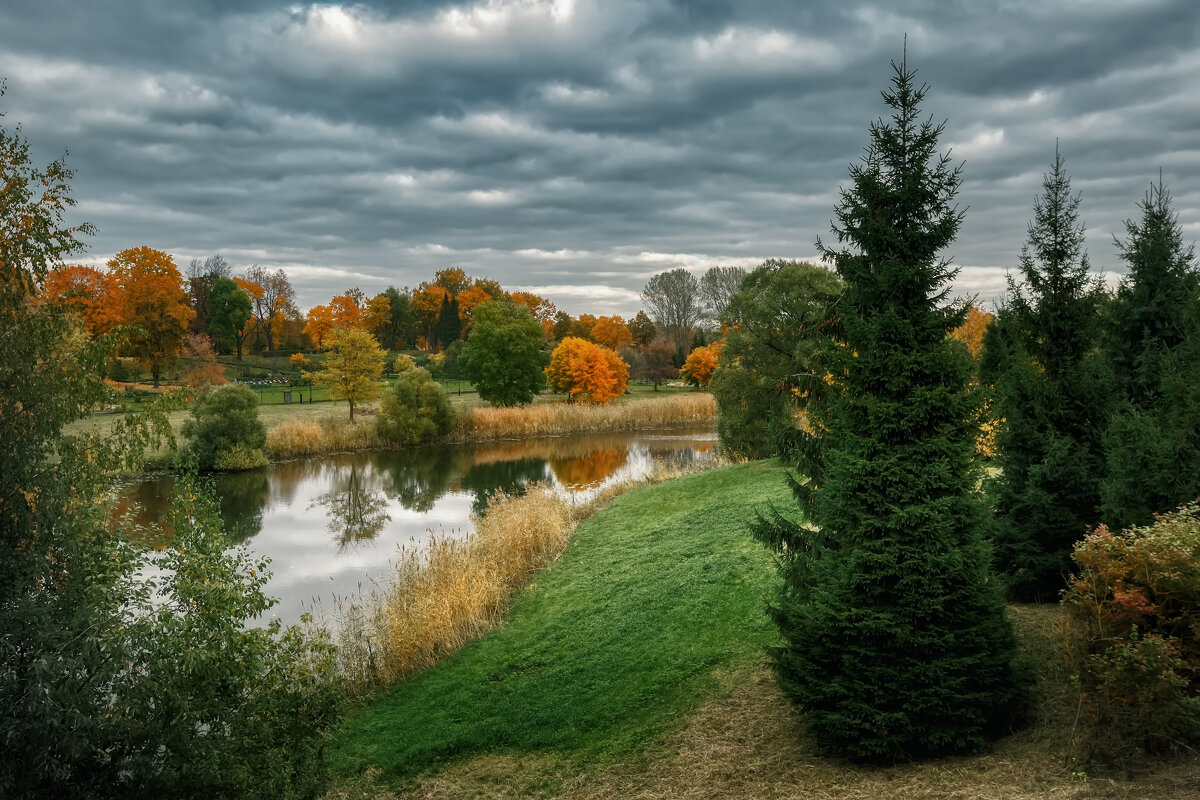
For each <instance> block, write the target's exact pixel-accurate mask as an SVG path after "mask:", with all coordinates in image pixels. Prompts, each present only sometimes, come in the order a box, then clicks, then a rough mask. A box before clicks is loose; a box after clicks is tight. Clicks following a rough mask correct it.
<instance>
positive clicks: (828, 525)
mask: <svg viewBox="0 0 1200 800" xmlns="http://www.w3.org/2000/svg"><path fill="white" fill-rule="evenodd" d="M892 66H893V69H894V71H895V76H894V77H893V79H892V87H891V89H890V90H889V91H886V92H884V93H883V97H884V100H885V102H886V103H887V105H888V106H889V107H890V108H891V109H892V116H891V118H890V119H888V120H886V121H885V120H882V119H881V120H878V121H876V122H874V123H873V124H872V125H871V126H870V133H871V143H870V146H869V147H868V148H867V153H866V155H865V157H864V158H863V162H862V163H861V164H857V165H853V166H851V167H850V177H851V181H852V187H851V188H850V189H847V190H843V191H842V197H841V203H840V204H839V206H838V208H837V210H836V212H835V213H836V215H837V221H836V223H835V224H834V226H833V231H834V233H835V234H836V236H837V239H838V241H839V242H840V243H841V244H842V245H844V247H843V248H841V249H832V248H827V247H825V246H823V245H822V244H821V243H820V242H818V248H819V249H820V251H821V253H822V255H824V256H825V258H827V259H829V260H831V261H832V262H834V264H835V265H836V267H837V272H838V274H839V275H840V276H841V277H842V278H843V280H844V281H845V282H846V290H845V295H844V296H843V297H842V299H841V301H840V302H839V304H838V308H839V312H840V314H841V327H840V337H839V338H840V341H838V342H836V343H833V342H830V343H827V346H825V347H823V350H822V354H821V358H822V359H823V361H824V368H823V369H821V368H818V369H817V370H815V374H814V376H813V380H811V381H810V382H809V384H810V387H811V395H810V397H811V399H810V401H809V405H808V408H809V412H810V413H811V414H812V415H813V416H814V417H815V418H816V419H815V424H816V426H817V428H818V429H819V430H820V431H821V436H820V438H819V439H816V438H812V437H809V439H808V440H807V445H808V447H807V454H808V457H807V458H806V459H805V460H804V464H803V465H804V466H805V467H806V471H807V477H806V478H805V479H804V482H803V483H798V484H797V486H796V491H797V496H798V498H799V499H800V500H801V502H802V506H803V507H804V509H805V510H806V511H807V514H808V522H807V523H806V524H804V525H800V524H794V523H789V522H787V521H786V520H784V519H783V518H781V517H779V516H776V517H775V518H774V519H764V520H761V521H760V524H759V525H758V526H757V527H756V532H757V534H758V535H759V537H760V538H761V539H763V540H764V541H765V542H766V543H768V544H769V545H771V546H773V547H774V548H775V549H776V551H777V552H778V553H779V557H780V566H781V569H782V572H783V576H784V579H785V583H784V586H783V589H782V591H781V593H780V595H779V597H778V599H777V600H776V602H775V604H774V606H773V607H772V608H771V614H772V616H773V617H774V619H775V621H776V623H777V624H778V625H779V629H780V632H781V633H782V635H783V644H782V645H781V646H780V647H777V648H775V649H774V650H773V655H774V661H775V666H776V670H777V672H778V675H779V679H780V684H781V686H782V688H783V689H784V691H785V693H786V694H787V695H788V696H789V697H791V698H792V699H793V700H794V701H795V702H797V703H798V704H799V705H800V706H802V707H803V708H804V709H805V710H806V712H807V720H808V724H809V726H810V728H811V729H812V731H813V732H814V733H815V735H816V738H817V741H818V743H819V744H820V745H822V746H823V747H825V748H826V749H828V750H831V751H834V752H838V753H843V754H846V755H848V756H850V757H852V758H855V759H860V760H866V761H877V762H894V761H900V760H907V759H911V758H918V757H922V756H928V755H936V754H943V753H956V752H964V751H971V750H975V749H978V748H979V747H980V746H981V745H982V743H983V742H984V740H985V739H986V738H987V736H989V735H990V734H995V733H998V732H1000V731H1003V730H1006V729H1007V727H1008V725H1009V722H1010V712H1011V711H1012V709H1013V708H1014V705H1015V701H1016V699H1017V694H1018V692H1017V684H1016V681H1015V679H1014V676H1013V671H1012V666H1011V661H1012V657H1013V653H1014V649H1015V640H1014V637H1013V633H1012V628H1011V625H1010V624H1009V621H1008V619H1007V618H1006V617H1005V610H1004V605H1003V603H1002V601H1001V598H1000V596H999V594H998V592H997V591H996V587H995V582H994V581H993V580H992V578H991V576H990V575H989V567H988V562H989V553H988V548H987V545H986V543H985V541H984V538H983V530H984V526H985V524H986V515H985V513H984V510H983V508H982V506H981V504H980V502H979V500H978V498H977V496H976V492H975V486H976V483H977V481H978V472H977V468H976V466H975V465H974V462H973V461H972V453H973V450H974V440H975V427H974V424H973V423H974V420H975V405H976V399H975V398H974V397H973V396H972V393H971V392H970V387H969V379H970V374H971V367H970V364H969V361H968V356H967V353H966V351H965V349H964V348H963V347H962V345H961V344H959V343H958V342H956V341H954V340H952V339H951V338H949V337H948V336H947V333H948V332H949V331H950V330H951V329H953V328H954V327H955V326H957V325H958V324H960V322H961V321H962V316H963V313H962V310H961V309H959V310H955V309H954V308H951V307H947V306H946V305H945V295H946V292H947V286H948V283H949V281H950V280H951V278H952V277H953V276H954V272H955V271H954V270H953V269H951V268H950V267H949V266H948V264H947V262H946V261H945V260H944V259H943V258H942V257H941V256H940V253H941V251H942V250H943V249H944V248H945V247H946V246H947V245H949V244H950V243H951V242H952V241H953V240H954V237H955V235H956V233H957V231H958V227H959V224H960V222H961V219H962V215H961V213H960V212H959V211H958V209H957V207H956V206H954V205H952V201H953V198H954V196H955V193H956V191H957V189H958V186H959V182H960V175H959V170H958V169H955V168H954V167H952V166H951V165H950V161H949V157H948V156H945V155H938V154H937V151H936V148H937V142H938V139H939V137H940V135H941V133H942V126H941V125H934V124H933V123H932V122H930V121H922V120H921V119H920V118H919V111H918V106H919V104H920V101H921V99H922V98H923V97H924V94H925V89H924V87H921V88H918V87H917V86H916V85H914V82H913V81H914V77H915V76H914V72H913V71H912V70H910V69H909V68H908V66H907V63H902V64H901V65H899V66H897V65H896V64H894V63H893V65H892ZM823 377H828V379H829V381H830V383H826V382H825V381H824V380H822V378H823ZM830 384H831V385H830ZM822 386H824V387H826V388H827V389H828V391H825V392H818V389H819V388H820V387H822Z"/></svg>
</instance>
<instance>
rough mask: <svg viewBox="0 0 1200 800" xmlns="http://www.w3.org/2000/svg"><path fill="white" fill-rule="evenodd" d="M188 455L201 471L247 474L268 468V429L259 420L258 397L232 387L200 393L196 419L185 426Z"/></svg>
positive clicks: (238, 386) (246, 389)
mask: <svg viewBox="0 0 1200 800" xmlns="http://www.w3.org/2000/svg"><path fill="white" fill-rule="evenodd" d="M182 433H183V436H184V438H186V439H189V440H190V442H189V443H188V446H187V453H189V454H190V455H191V456H193V457H194V458H195V459H196V463H197V466H199V467H200V469H216V470H229V471H236V470H245V469H255V468H257V467H262V466H265V465H266V463H267V457H266V455H265V454H264V453H263V447H264V446H265V445H266V443H267V429H266V428H265V427H264V426H263V424H262V422H261V421H260V420H259V418H258V396H257V395H255V393H254V390H253V389H251V388H250V387H249V386H245V385H243V384H240V383H230V384H226V385H224V386H215V387H209V388H207V389H205V390H203V391H201V392H200V394H199V395H198V396H197V397H196V402H195V403H194V404H193V405H192V418H191V419H189V420H187V421H186V422H184V423H183V431H182Z"/></svg>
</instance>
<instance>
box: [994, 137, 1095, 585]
mask: <svg viewBox="0 0 1200 800" xmlns="http://www.w3.org/2000/svg"><path fill="white" fill-rule="evenodd" d="M1042 188H1043V192H1042V195H1041V196H1040V197H1039V198H1037V199H1036V200H1035V201H1034V206H1033V220H1032V221H1031V222H1030V223H1029V234H1028V240H1027V242H1026V244H1025V245H1024V246H1023V247H1022V248H1021V257H1020V275H1021V281H1020V282H1017V280H1015V279H1014V278H1013V277H1012V276H1011V275H1010V276H1009V281H1008V292H1007V295H1006V296H1005V299H1004V302H1003V305H1002V307H1001V309H1000V312H999V323H1000V324H999V325H998V326H996V331H995V332H994V335H993V336H992V337H991V338H990V340H989V341H988V342H985V346H991V347H993V348H994V349H996V350H1000V351H1002V352H1003V353H1004V355H1003V356H1002V357H1001V358H1000V359H998V361H999V362H1000V363H996V364H993V368H994V369H995V370H996V372H997V374H996V386H995V399H994V401H993V413H994V414H995V416H996V417H997V418H998V419H1003V420H1004V423H1003V425H1002V426H1001V428H1000V431H999V433H998V434H997V437H996V443H997V448H998V450H999V457H998V465H999V466H1000V468H1001V471H1000V473H999V475H998V476H997V477H996V478H995V479H994V480H993V481H992V482H991V484H990V490H991V494H992V498H993V502H994V504H995V509H996V515H997V523H998V524H997V530H996V565H997V567H998V568H999V569H1000V570H1001V571H1002V572H1004V573H1006V574H1007V575H1008V588H1009V593H1010V595H1011V596H1012V597H1013V598H1014V599H1018V600H1054V599H1056V598H1057V597H1058V593H1059V591H1060V590H1061V589H1062V588H1063V586H1064V576H1066V575H1067V574H1068V573H1069V572H1070V564H1071V560H1070V554H1071V547H1072V545H1073V544H1074V543H1075V542H1076V541H1077V540H1078V539H1080V538H1082V536H1083V535H1084V534H1085V533H1086V532H1087V530H1088V529H1089V528H1090V527H1091V526H1094V525H1095V524H1096V523H1098V522H1099V508H1100V481H1101V479H1102V477H1103V474H1104V455H1103V451H1102V447H1101V437H1102V435H1103V431H1104V426H1105V425H1106V422H1107V419H1108V416H1109V414H1110V412H1111V402H1110V393H1109V390H1108V386H1107V381H1105V380H1104V379H1103V369H1102V364H1101V361H1100V359H1099V358H1098V356H1097V345H1098V344H1099V323H1100V317H1099V313H1100V307H1101V305H1102V303H1103V300H1104V294H1103V289H1102V287H1101V285H1100V282H1099V280H1098V279H1097V278H1096V277H1095V276H1093V275H1092V274H1091V271H1090V268H1089V265H1088V258H1087V253H1086V252H1085V251H1084V248H1083V243H1084V239H1083V232H1084V227H1083V225H1082V223H1080V221H1079V200H1080V197H1079V195H1078V194H1072V193H1071V180H1070V178H1069V177H1067V173H1066V169H1065V163H1064V160H1063V157H1062V155H1061V154H1060V153H1059V152H1058V150H1057V148H1056V149H1055V153H1054V163H1053V165H1052V166H1051V169H1050V172H1049V173H1047V174H1046V175H1045V177H1044V179H1043V181H1042ZM1001 339H1002V340H1003V341H1002V342H1001V341H1000V340H1001ZM1001 345H1002V346H1001Z"/></svg>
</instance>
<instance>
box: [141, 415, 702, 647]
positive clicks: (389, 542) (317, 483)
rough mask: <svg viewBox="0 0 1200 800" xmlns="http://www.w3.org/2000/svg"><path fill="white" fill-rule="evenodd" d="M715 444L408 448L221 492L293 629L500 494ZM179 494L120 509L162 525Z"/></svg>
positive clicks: (275, 472)
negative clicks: (267, 569) (403, 551)
mask: <svg viewBox="0 0 1200 800" xmlns="http://www.w3.org/2000/svg"><path fill="white" fill-rule="evenodd" d="M716 439H717V437H716V434H715V433H714V432H713V430H712V427H711V426H705V427H703V428H685V429H674V430H670V431H637V432H628V433H616V434H598V435H591V436H564V437H549V438H541V439H522V440H519V441H503V442H489V443H486V444H479V445H474V446H457V447H437V448H434V447H423V448H410V449H406V450H396V451H386V452H370V453H353V454H343V455H336V456H329V457H324V458H313V459H304V460H298V461H287V462H283V463H279V464H272V465H270V466H269V467H266V468H264V469H260V470H254V471H251V472H239V473H233V474H218V475H216V476H214V483H215V485H216V492H217V495H218V497H219V498H220V505H221V516H222V518H223V519H224V521H225V525H226V529H227V530H229V531H231V532H232V534H233V536H234V539H235V541H236V542H238V543H240V544H244V545H245V546H247V547H248V548H250V549H251V550H253V551H255V552H257V553H261V554H263V555H266V556H269V557H270V558H271V561H272V563H271V571H272V577H271V579H270V581H269V582H268V583H267V585H266V589H265V591H266V593H267V594H268V595H270V596H273V597H276V598H278V599H279V603H278V604H277V605H276V606H275V607H274V608H273V609H271V612H270V613H271V615H273V616H275V617H279V618H280V619H282V620H283V621H284V622H285V623H293V622H296V621H298V620H299V618H300V615H301V613H303V612H304V611H306V610H311V609H312V607H313V602H314V599H315V598H321V599H322V600H323V601H329V600H331V599H333V598H334V597H347V596H351V595H355V594H359V593H361V592H362V591H363V590H365V589H367V588H369V586H370V583H371V581H374V580H378V579H380V578H383V577H385V576H386V575H387V574H388V572H389V571H390V568H391V566H390V564H391V560H392V558H393V556H394V555H395V553H396V550H397V548H399V547H405V548H410V549H411V548H420V547H422V546H423V545H424V543H425V542H426V541H428V539H429V537H430V535H431V534H437V535H439V536H440V535H446V534H449V535H465V534H466V533H468V532H470V531H471V530H472V524H471V514H472V512H478V511H481V510H482V509H483V508H484V507H485V506H486V504H487V498H488V497H489V496H491V494H492V493H493V492H495V491H497V490H503V491H507V492H512V491H519V490H520V488H521V487H523V486H525V485H526V484H527V483H530V482H533V481H541V482H544V483H547V484H550V485H552V486H554V487H555V488H557V489H558V490H559V491H562V492H565V493H567V494H568V495H569V496H571V497H574V498H577V499H580V500H584V499H587V498H589V497H590V496H591V495H593V494H594V493H595V492H596V491H598V490H599V489H602V488H603V487H604V486H607V485H608V484H611V483H613V482H616V481H621V480H624V479H626V478H628V477H635V476H638V475H640V474H644V473H645V472H646V471H647V470H648V469H649V468H650V466H651V465H652V464H653V462H654V461H655V460H656V459H659V460H661V459H668V460H674V461H684V462H688V461H696V460H704V459H708V458H711V457H712V452H713V448H714V447H715V446H716V443H717V440H716ZM171 489H172V478H170V477H169V476H167V477H159V478H154V479H150V480H145V481H140V482H137V483H132V484H129V485H128V486H126V487H124V488H123V490H122V494H121V505H122V507H123V508H130V507H133V508H134V515H135V519H137V521H139V522H141V523H144V524H159V523H160V522H161V520H162V519H163V517H165V515H166V510H167V506H168V505H169V503H170V499H171ZM269 618H270V617H268V619H269ZM266 621H267V620H266V619H264V620H261V623H262V624H265V623H266Z"/></svg>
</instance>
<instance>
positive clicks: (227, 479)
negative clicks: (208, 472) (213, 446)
mask: <svg viewBox="0 0 1200 800" xmlns="http://www.w3.org/2000/svg"><path fill="white" fill-rule="evenodd" d="M209 480H211V481H212V485H213V491H214V492H215V494H216V497H217V500H218V510H219V512H220V515H221V522H222V523H223V528H224V530H225V533H226V534H227V535H228V536H229V539H230V543H231V544H241V543H242V542H244V541H246V540H247V539H249V538H250V537H251V536H254V535H255V534H256V533H258V532H259V531H260V530H262V519H263V509H264V508H265V507H266V504H267V501H268V500H269V499H270V496H271V487H270V483H269V481H268V480H267V470H265V469H254V470H247V471H246V472H232V473H216V474H214V475H212V476H211V478H209ZM174 492H175V479H174V478H173V477H171V476H169V475H165V476H161V477H158V478H153V479H151V480H146V481H141V482H139V483H135V484H132V485H131V486H127V487H126V488H125V489H123V490H122V491H121V493H120V496H119V498H118V500H117V507H116V515H117V516H124V515H126V514H129V513H130V512H132V516H131V517H130V519H131V521H132V522H134V523H136V524H138V525H141V526H143V527H144V528H145V531H146V535H147V537H148V538H147V540H146V541H147V542H148V543H149V544H151V545H154V546H155V547H160V546H162V545H165V544H166V543H167V542H168V541H170V539H171V537H172V536H173V535H174V532H173V531H172V530H171V526H170V523H169V522H168V521H167V512H168V509H169V508H170V506H171V498H172V496H173V495H174Z"/></svg>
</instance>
